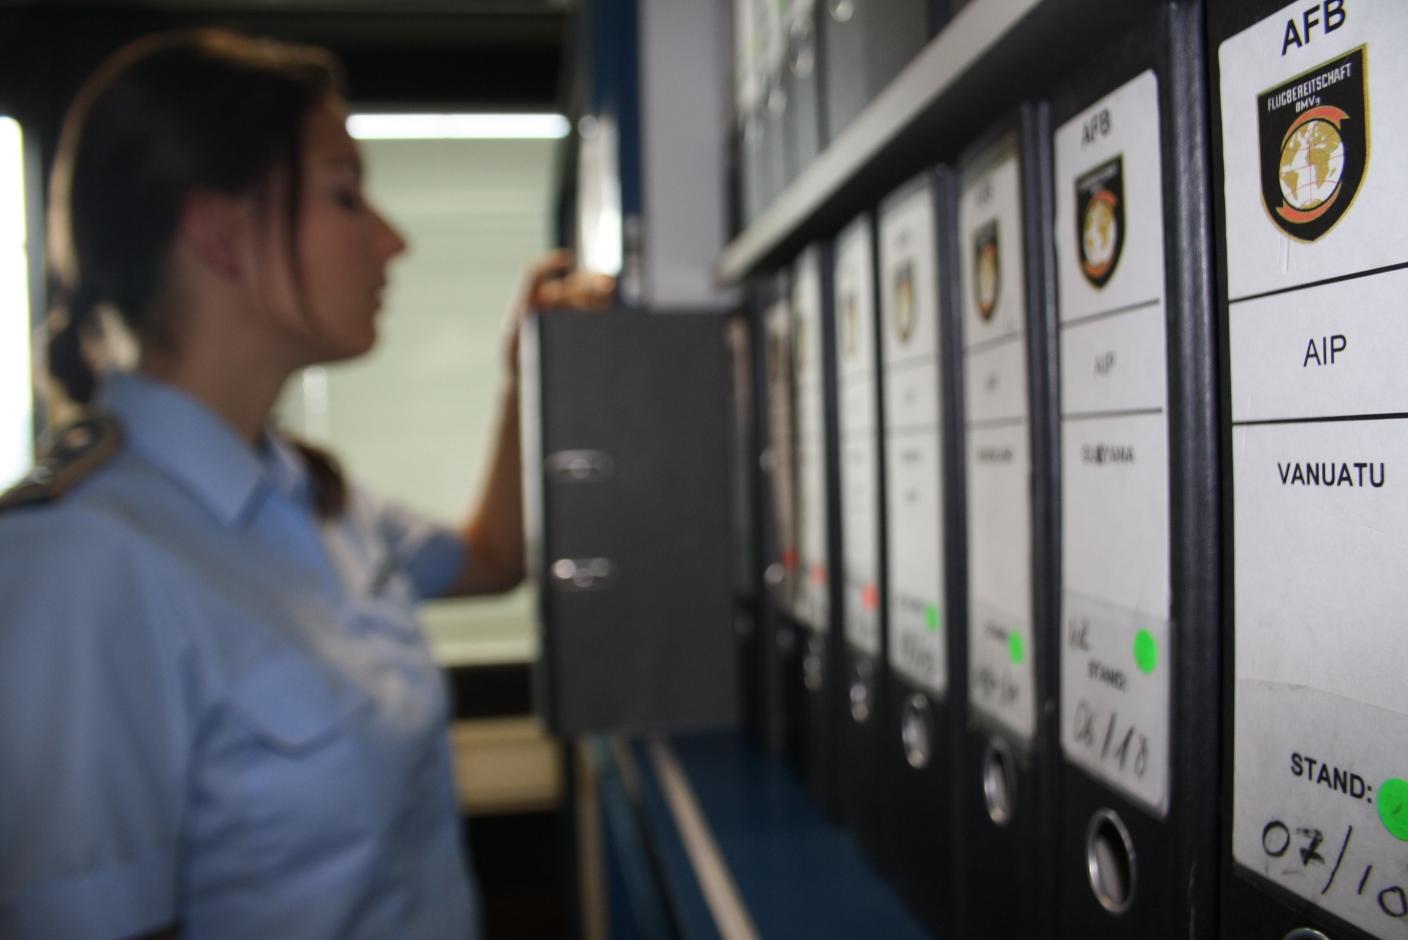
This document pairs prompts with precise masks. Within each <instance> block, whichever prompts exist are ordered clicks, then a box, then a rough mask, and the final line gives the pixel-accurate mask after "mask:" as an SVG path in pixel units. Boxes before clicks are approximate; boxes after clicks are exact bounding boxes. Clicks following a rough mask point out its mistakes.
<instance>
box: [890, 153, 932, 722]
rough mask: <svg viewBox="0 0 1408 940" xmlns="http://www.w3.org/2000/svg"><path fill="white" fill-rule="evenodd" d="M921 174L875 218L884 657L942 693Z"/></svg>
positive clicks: (927, 225)
mask: <svg viewBox="0 0 1408 940" xmlns="http://www.w3.org/2000/svg"><path fill="white" fill-rule="evenodd" d="M933 199H934V193H933V188H932V186H931V185H929V184H928V182H927V180H925V181H924V184H923V185H921V186H918V187H916V188H914V189H913V190H912V191H909V192H907V194H906V195H905V196H904V197H903V198H901V199H897V201H896V202H894V203H892V204H890V205H887V206H886V207H885V208H884V210H883V211H882V214H881V217H880V277H881V283H880V297H881V328H882V336H883V339H882V342H881V347H880V348H881V354H882V357H883V367H884V376H885V392H884V394H885V434H884V442H885V477H886V487H885V498H886V502H887V504H888V505H887V506H886V508H885V513H886V519H887V522H888V525H887V527H886V533H887V540H888V541H887V544H888V557H889V586H888V590H887V597H886V604H887V605H888V611H889V631H890V642H889V661H890V666H891V668H893V669H894V670H895V672H896V673H898V674H899V675H902V676H904V677H905V678H907V679H909V680H910V681H911V682H914V683H915V684H917V685H918V686H919V687H921V688H923V689H926V690H928V691H929V692H930V693H932V694H933V695H935V696H936V697H938V698H943V697H944V695H945V694H946V692H947V689H948V657H947V642H946V640H945V635H946V630H947V617H946V616H945V611H944V606H943V588H944V565H943V501H942V499H941V498H940V494H941V493H942V492H943V474H942V465H941V462H940V459H939V455H940V453H941V449H940V437H939V414H940V411H939V394H940V392H939V388H940V386H939V360H938V356H939V347H938V323H939V321H938V293H937V256H936V251H937V243H936V240H935V233H934V225H935V220H934V203H933Z"/></svg>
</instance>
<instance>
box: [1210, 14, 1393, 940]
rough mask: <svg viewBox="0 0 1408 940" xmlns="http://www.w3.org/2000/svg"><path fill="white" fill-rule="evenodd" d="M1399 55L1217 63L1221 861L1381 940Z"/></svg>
mask: <svg viewBox="0 0 1408 940" xmlns="http://www.w3.org/2000/svg"><path fill="white" fill-rule="evenodd" d="M1405 52H1408V5H1405V4H1403V3H1401V2H1398V0H1343V2H1322V3H1319V4H1310V3H1303V4H1294V5H1291V6H1287V7H1285V8H1283V9H1282V10H1281V11H1280V12H1279V13H1277V14H1275V15H1273V16H1271V17H1268V18H1267V19H1265V20H1262V21H1261V22H1260V23H1258V24H1257V25H1255V26H1253V27H1251V28H1250V29H1248V30H1246V31H1244V32H1242V33H1240V34H1238V35H1237V36H1234V37H1233V38H1231V39H1229V40H1228V41H1226V42H1225V43H1223V45H1222V47H1221V49H1220V50H1219V62H1220V64H1221V68H1222V87H1221V96H1222V110H1223V118H1222V121H1223V137H1224V149H1223V161H1224V164H1225V167H1226V175H1225V178H1226V187H1225V193H1224V195H1225V198H1226V203H1227V238H1226V241H1227V245H1228V269H1227V271H1228V285H1229V295H1230V298H1231V304H1230V310H1229V318H1230V322H1229V333H1230V337H1231V382H1232V402H1233V403H1232V411H1233V414H1232V421H1233V432H1232V442H1233V443H1232V451H1233V452H1232V460H1233V494H1232V495H1233V520H1232V521H1233V525H1234V529H1233V540H1234V546H1235V548H1234V551H1235V555H1234V558H1233V577H1234V579H1235V609H1234V612H1233V614H1234V630H1235V640H1234V647H1235V653H1234V661H1233V664H1232V668H1233V670H1234V676H1235V686H1234V688H1235V695H1236V699H1235V703H1234V713H1233V721H1234V737H1235V745H1234V754H1233V804H1232V813H1233V824H1232V850H1233V857H1234V858H1235V859H1236V861H1237V862H1238V863H1239V864H1240V865H1242V866H1244V867H1245V868H1246V869H1248V870H1250V871H1252V872H1255V873H1257V874H1259V875H1261V876H1263V877H1265V878H1267V879H1269V880H1271V881H1273V882H1275V883H1276V884H1277V885H1279V886H1280V887H1282V888H1284V889H1285V890H1287V891H1290V892H1292V893H1293V894H1295V895H1297V896H1299V897H1301V898H1303V899H1305V900H1307V901H1309V902H1310V903H1311V904H1313V905H1315V906H1317V907H1320V908H1323V909H1325V910H1327V911H1329V912H1331V913H1333V914H1335V915H1336V916H1338V917H1340V918H1342V919H1344V920H1346V921H1348V922H1349V923H1352V924H1354V925H1355V926H1357V927H1359V928H1361V929H1363V930H1365V931H1368V932H1369V933H1370V934H1372V935H1374V936H1376V937H1385V938H1387V937H1400V938H1401V937H1408V699H1406V698H1405V695H1404V688H1405V684H1404V677H1405V675H1408V644H1405V643H1404V639H1403V637H1404V618H1405V613H1404V611H1405V610H1408V578H1405V577H1404V570H1405V562H1408V548H1405V546H1408V489H1405V488H1404V487H1403V486H1402V485H1401V483H1402V481H1403V480H1404V479H1405V476H1404V474H1405V472H1408V420H1405V419H1403V418H1401V417H1400V418H1392V417H1383V416H1385V415H1401V414H1403V413H1404V412H1408V387H1406V386H1405V384H1404V379H1403V376H1402V372H1403V368H1402V363H1401V361H1400V360H1401V355H1400V353H1401V350H1403V349H1404V348H1408V321H1405V319H1404V317H1403V316H1402V304H1403V301H1402V297H1403V289H1404V287H1405V284H1408V282H1405V279H1404V272H1403V271H1402V270H1401V268H1402V266H1404V265H1405V264H1408V219H1405V218H1404V213H1403V212H1402V208H1401V207H1402V204H1403V201H1404V197H1405V196H1408V176H1405V174H1404V173H1402V172H1400V171H1399V169H1398V167H1397V165H1396V160H1397V158H1398V155H1399V153H1400V152H1401V151H1402V150H1403V147H1404V145H1405V144H1408V104H1405V100H1404V97H1403V94H1404V89H1405V88H1406V87H1408V56H1405V54H1404V53H1405ZM1371 104H1372V107H1371ZM1395 267H1397V270H1384V269H1394V268H1395ZM1331 279H1334V280H1331ZM1327 281H1328V283H1326V282H1327ZM1272 291H1276V292H1277V293H1274V294H1269V295H1268V292H1272ZM1366 416H1378V418H1377V420H1368V419H1366Z"/></svg>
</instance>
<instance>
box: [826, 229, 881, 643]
mask: <svg viewBox="0 0 1408 940" xmlns="http://www.w3.org/2000/svg"><path fill="white" fill-rule="evenodd" d="M874 277H875V274H874V258H873V252H872V250H871V242H870V220H869V219H868V218H864V217H862V218H860V219H858V220H856V221H855V222H853V223H851V225H850V226H849V227H847V228H846V229H845V231H843V232H842V233H841V235H840V236H839V237H838V239H837V242H836V357H837V369H836V374H837V380H838V389H837V390H838V397H839V399H840V402H839V410H840V437H841V440H840V444H841V448H840V449H841V513H842V517H843V519H844V520H845V521H844V523H843V528H842V530H841V531H842V533H843V539H844V543H845V549H844V554H845V558H844V563H845V569H844V572H845V580H844V597H845V610H844V611H843V615H844V618H845V620H844V623H845V636H846V641H847V642H848V643H850V644H851V645H852V646H853V647H855V648H856V649H858V650H860V651H861V652H862V653H865V654H866V655H869V656H877V655H879V653H880V585H879V574H880V572H879V567H880V566H879V547H880V531H879V529H880V511H881V506H880V487H879V479H878V475H879V460H878V456H879V453H878V452H879V447H880V444H879V436H880V435H879V428H878V427H877V425H876V419H877V417H878V414H877V411H878V406H879V401H878V397H877V396H878V394H879V388H878V382H877V380H876V379H877V376H876V365H875V360H876V357H875V300H874V296H875V294H874V288H875V284H874Z"/></svg>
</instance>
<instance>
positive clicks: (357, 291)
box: [265, 98, 406, 363]
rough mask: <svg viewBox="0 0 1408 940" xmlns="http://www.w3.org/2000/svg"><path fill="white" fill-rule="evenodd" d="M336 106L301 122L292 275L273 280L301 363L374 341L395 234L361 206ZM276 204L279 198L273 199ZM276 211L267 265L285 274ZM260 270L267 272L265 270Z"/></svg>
mask: <svg viewBox="0 0 1408 940" xmlns="http://www.w3.org/2000/svg"><path fill="white" fill-rule="evenodd" d="M346 122H347V111H346V106H345V105H344V104H343V102H342V101H340V100H338V99H336V98H329V99H326V100H325V101H324V102H323V103H322V104H321V105H319V106H318V107H316V108H314V109H313V110H312V111H311V112H310V113H309V115H308V117H307V119H306V121H305V124H304V135H303V150H302V154H301V156H302V163H303V168H302V172H303V178H302V187H301V192H300V196H299V211H298V219H297V225H296V229H295V231H296V238H297V244H296V246H295V253H294V258H295V259H296V263H297V265H298V269H297V276H296V277H293V276H284V277H280V278H278V280H279V281H280V282H283V283H281V284H280V285H279V287H278V288H277V289H276V295H277V296H278V298H279V302H278V303H277V306H278V307H279V308H280V309H281V310H282V311H283V313H284V316H283V317H282V319H285V320H286V321H288V322H287V325H288V326H289V328H290V329H291V330H292V332H293V333H294V337H293V338H294V340H295V342H298V343H299V344H300V352H301V353H302V354H303V355H302V356H301V357H300V358H304V359H306V360H307V362H308V363H313V362H328V361H335V360H339V359H347V358H351V357H353V356H358V355H361V354H362V353H365V352H367V351H368V350H369V349H371V348H372V345H373V344H374V343H375V342H376V335H377V334H376V318H377V313H378V311H379V310H380V309H381V302H382V292H383V290H384V289H385V287H386V284H387V268H388V264H389V262H390V261H391V259H393V258H395V257H396V256H397V255H399V254H401V253H402V252H403V251H405V250H406V243H405V241H404V240H403V239H402V237H401V235H400V233H399V232H397V231H396V229H395V228H393V227H392V226H391V225H390V223H388V222H387V221H386V220H385V219H383V218H382V217H381V215H380V213H378V212H377V211H376V209H375V208H374V207H373V206H372V205H371V204H370V203H368V202H367V200H366V198H365V196H364V194H363V191H362V161H361V155H360V153H359V152H358V149H357V144H356V142H355V141H353V140H352V137H351V136H350V135H349V134H348V133H347V127H346ZM274 205H278V199H277V198H276V199H275V200H274ZM281 216H282V213H280V212H278V211H277V210H276V211H274V212H271V213H270V218H269V219H268V220H267V228H266V229H265V231H266V233H267V234H268V237H267V239H266V242H267V244H266V250H267V251H268V255H266V263H267V264H270V265H274V266H275V267H274V268H273V270H276V271H280V272H288V268H289V265H288V261H287V259H288V249H287V241H286V235H285V234H284V233H285V232H286V228H285V226H284V220H283V218H282V217H281ZM266 269H267V268H266Z"/></svg>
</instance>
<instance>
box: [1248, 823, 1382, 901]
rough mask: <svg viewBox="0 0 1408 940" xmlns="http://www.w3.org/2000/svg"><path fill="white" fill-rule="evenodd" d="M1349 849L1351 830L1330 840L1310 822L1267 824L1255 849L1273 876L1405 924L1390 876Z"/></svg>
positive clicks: (1352, 834) (1351, 845)
mask: <svg viewBox="0 0 1408 940" xmlns="http://www.w3.org/2000/svg"><path fill="white" fill-rule="evenodd" d="M1354 848H1355V846H1354V827H1353V826H1346V827H1345V829H1344V834H1343V835H1340V834H1339V832H1338V831H1335V832H1334V833H1333V835H1331V834H1330V833H1329V832H1328V831H1327V830H1326V829H1325V828H1323V827H1322V826H1319V825H1316V824H1315V823H1313V822H1309V821H1305V820H1291V819H1270V820H1268V821H1267V822H1266V824H1265V825H1264V826H1263V827H1262V830H1261V849H1262V851H1263V852H1265V853H1266V857H1267V861H1268V863H1269V866H1270V867H1269V869H1268V871H1269V873H1270V874H1271V875H1272V876H1273V877H1275V878H1277V879H1278V880H1284V881H1295V882H1297V883H1303V881H1304V879H1307V878H1309V879H1313V880H1312V882H1311V883H1312V884H1314V885H1319V894H1320V895H1322V896H1324V895H1328V894H1329V893H1330V892H1331V891H1332V890H1334V891H1335V892H1336V897H1337V898H1339V899H1345V898H1346V897H1347V900H1348V901H1350V902H1353V903H1362V904H1366V905H1371V906H1372V907H1373V909H1376V910H1377V911H1378V912H1379V914H1380V915H1381V916H1383V917H1387V918H1388V919H1390V920H1404V919H1408V891H1405V890H1404V886H1403V885H1402V884H1395V883H1394V881H1395V880H1396V876H1395V875H1394V872H1393V871H1392V870H1390V871H1383V870H1382V869H1378V870H1376V869H1375V866H1374V862H1373V861H1372V860H1371V857H1366V856H1362V855H1357V853H1356V852H1355V851H1354ZM1322 878H1323V879H1324V883H1323V884H1321V883H1320V879H1322Z"/></svg>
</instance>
